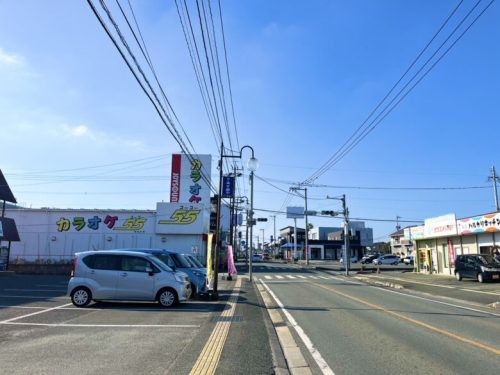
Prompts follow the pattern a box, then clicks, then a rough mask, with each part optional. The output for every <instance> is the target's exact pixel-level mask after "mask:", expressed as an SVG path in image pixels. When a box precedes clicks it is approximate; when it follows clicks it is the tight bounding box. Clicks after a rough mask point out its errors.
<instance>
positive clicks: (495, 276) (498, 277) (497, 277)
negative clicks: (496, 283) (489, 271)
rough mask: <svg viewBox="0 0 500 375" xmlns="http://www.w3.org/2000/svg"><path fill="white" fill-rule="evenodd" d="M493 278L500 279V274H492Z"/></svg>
mask: <svg viewBox="0 0 500 375" xmlns="http://www.w3.org/2000/svg"><path fill="white" fill-rule="evenodd" d="M491 278H492V279H500V275H491Z"/></svg>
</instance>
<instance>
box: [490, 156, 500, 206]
mask: <svg viewBox="0 0 500 375" xmlns="http://www.w3.org/2000/svg"><path fill="white" fill-rule="evenodd" d="M498 180H499V177H497V174H496V171H495V166H492V167H491V176H490V177H488V181H492V182H493V196H494V198H495V209H496V211H497V212H498V211H500V207H499V206H498V193H497V181H498Z"/></svg>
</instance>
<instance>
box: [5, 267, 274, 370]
mask: <svg viewBox="0 0 500 375" xmlns="http://www.w3.org/2000/svg"><path fill="white" fill-rule="evenodd" d="M67 281H68V278H67V277H61V276H24V275H23V276H21V275H18V276H14V277H9V278H2V283H1V285H0V342H1V345H0V364H1V370H0V372H2V373H15V374H33V373H37V374H59V373H68V372H78V373H81V374H95V373H104V372H106V373H108V374H137V373H141V374H142V373H147V374H165V373H172V374H184V373H186V374H188V373H190V371H191V369H192V368H193V366H194V365H195V362H196V361H197V360H198V359H199V358H200V353H201V352H202V350H203V348H204V346H206V345H207V342H208V341H209V339H213V340H215V339H214V338H213V335H214V332H215V331H216V328H217V327H218V322H219V321H222V322H229V323H230V322H231V321H232V320H233V319H232V316H233V315H234V316H236V317H239V318H238V319H235V320H234V322H233V323H230V324H227V325H226V324H223V325H224V329H226V331H227V333H226V337H225V338H224V341H225V340H226V339H227V342H228V343H229V344H230V346H229V347H228V346H227V345H224V342H222V346H220V345H219V346H220V350H219V352H216V353H215V354H214V358H215V356H216V355H218V360H217V363H215V366H216V367H217V366H219V367H220V368H221V372H220V373H230V372H231V371H232V370H233V369H234V368H244V366H245V365H244V364H243V363H241V361H243V360H244V359H248V358H249V357H248V356H250V358H254V357H252V354H251V353H259V355H258V356H257V355H256V357H258V358H259V361H256V366H258V367H259V369H258V370H256V372H250V373H271V370H270V369H272V359H271V358H270V355H268V356H267V357H266V355H265V353H264V354H263V353H262V352H263V351H264V352H266V351H267V352H269V351H268V350H266V343H267V335H266V332H265V328H264V327H263V322H262V319H261V318H259V313H260V312H259V311H251V310H252V308H254V309H256V310H258V309H259V307H258V304H257V303H256V302H255V301H254V300H253V299H252V298H255V296H254V295H253V294H252V293H253V292H252V290H253V287H252V286H251V285H247V283H243V284H242V285H243V287H242V288H241V289H238V296H237V297H236V298H235V299H234V304H233V305H231V304H230V303H229V299H230V298H231V296H233V295H234V291H233V290H232V288H233V287H234V286H235V281H232V282H227V281H222V282H221V283H220V289H219V290H220V295H221V300H220V301H201V300H199V301H196V300H195V301H193V300H191V301H189V302H188V303H183V304H181V305H179V306H176V307H174V308H169V309H164V308H162V307H160V306H159V305H158V304H156V303H127V302H124V303H111V302H99V303H92V304H90V305H89V306H88V307H86V308H76V307H74V306H73V305H72V304H71V301H70V299H69V297H66V296H65V294H66V285H67ZM241 283H242V281H241V280H240V284H241ZM248 284H250V283H248ZM239 293H241V294H239ZM231 306H233V307H231ZM231 309H232V310H231ZM229 310H231V314H232V315H231V316H228V315H227V314H228V311H229ZM224 315H226V318H228V319H221V317H224ZM259 319H260V323H259ZM241 322H245V323H244V324H241ZM243 329H244V330H247V332H248V334H244V333H243V332H242V330H243ZM237 331H240V332H239V333H238V332H237ZM217 332H218V331H217ZM217 332H216V333H217ZM216 336H217V334H216ZM245 337H247V338H248V337H250V338H252V337H255V340H256V342H258V343H259V344H258V345H255V347H254V348H250V350H248V353H247V354H246V357H245V358H242V357H241V356H235V355H233V354H229V355H228V354H227V353H232V352H231V351H234V350H236V351H237V352H240V351H241V349H242V347H243V345H244V343H245V342H244V338H245ZM216 339H217V340H219V341H218V342H219V344H220V342H221V339H220V337H219V336H217V337H216ZM217 348H218V347H217ZM217 348H216V349H217ZM245 350H246V349H245ZM238 358H239V359H238ZM222 369H223V370H222ZM263 369H267V370H268V371H264V370H263Z"/></svg>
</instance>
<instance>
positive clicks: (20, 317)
mask: <svg viewBox="0 0 500 375" xmlns="http://www.w3.org/2000/svg"><path fill="white" fill-rule="evenodd" d="M70 305H71V303H65V304H64V305H60V306H56V307H51V308H48V309H45V310H41V311H37V312H34V313H31V314H25V315H21V316H16V317H15V318H11V319H7V320H2V321H1V322H0V324H5V323H10V322H13V321H14V320H19V319H24V318H28V317H30V316H34V315H38V314H43V313H46V312H49V311H53V310H57V309H60V308H61V307H66V306H70Z"/></svg>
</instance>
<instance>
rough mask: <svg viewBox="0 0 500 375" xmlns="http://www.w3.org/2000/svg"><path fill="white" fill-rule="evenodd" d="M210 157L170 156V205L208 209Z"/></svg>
mask: <svg viewBox="0 0 500 375" xmlns="http://www.w3.org/2000/svg"><path fill="white" fill-rule="evenodd" d="M211 165H212V156H211V155H190V156H188V155H186V154H172V174H171V178H170V203H194V204H205V206H206V207H210V186H209V182H210V173H211Z"/></svg>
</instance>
